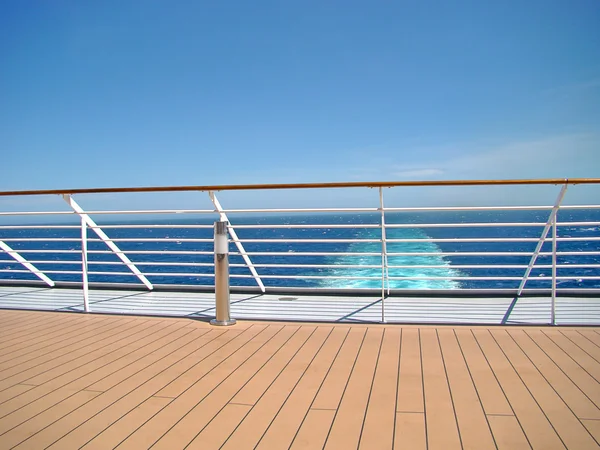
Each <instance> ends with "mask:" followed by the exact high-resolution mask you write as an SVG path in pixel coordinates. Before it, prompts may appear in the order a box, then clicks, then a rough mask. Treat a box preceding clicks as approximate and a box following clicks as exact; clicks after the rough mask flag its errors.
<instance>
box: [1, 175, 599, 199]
mask: <svg viewBox="0 0 600 450" xmlns="http://www.w3.org/2000/svg"><path fill="white" fill-rule="evenodd" d="M544 184H554V185H558V184H600V178H545V179H522V180H437V181H350V182H335V183H280V184H224V185H215V186H154V187H125V188H84V189H42V190H28V191H0V196H2V197H7V196H16V195H62V194H71V195H73V194H109V193H119V192H182V191H202V192H206V191H245V190H270V189H333V188H357V187H368V188H379V187H386V188H391V187H400V186H498V185H544Z"/></svg>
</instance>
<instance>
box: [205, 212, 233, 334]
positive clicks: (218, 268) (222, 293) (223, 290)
mask: <svg viewBox="0 0 600 450" xmlns="http://www.w3.org/2000/svg"><path fill="white" fill-rule="evenodd" d="M228 255H229V241H228V239H227V222H225V221H218V222H215V310H216V317H215V318H214V319H212V320H211V321H210V323H211V324H212V325H220V326H227V325H233V324H235V319H232V318H231V316H230V298H229V256H228Z"/></svg>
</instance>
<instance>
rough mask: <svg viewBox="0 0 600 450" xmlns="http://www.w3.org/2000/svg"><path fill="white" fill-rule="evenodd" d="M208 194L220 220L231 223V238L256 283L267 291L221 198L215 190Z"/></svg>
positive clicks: (262, 289) (261, 289)
mask: <svg viewBox="0 0 600 450" xmlns="http://www.w3.org/2000/svg"><path fill="white" fill-rule="evenodd" d="M208 196H209V197H210V200H211V201H212V202H213V205H215V209H216V210H217V212H218V213H219V218H220V220H222V221H225V222H228V223H229V227H228V228H229V235H230V236H231V240H232V241H233V243H234V244H235V246H236V247H237V249H238V251H239V252H240V254H241V255H242V258H243V259H244V262H245V263H246V265H247V266H248V269H250V273H251V274H252V276H253V277H254V280H255V281H256V284H258V287H259V288H260V291H261V292H265V285H264V284H263V282H262V280H261V279H260V275H258V272H257V271H256V269H255V268H254V264H252V261H251V260H250V257H249V256H248V254H247V253H246V249H244V246H243V245H242V243H241V242H240V240H239V238H238V236H237V233H236V232H235V230H234V229H233V226H232V225H231V222H229V218H228V217H227V214H225V213H224V212H223V207H222V206H221V203H219V200H218V199H217V197H216V196H215V193H214V192H213V191H208Z"/></svg>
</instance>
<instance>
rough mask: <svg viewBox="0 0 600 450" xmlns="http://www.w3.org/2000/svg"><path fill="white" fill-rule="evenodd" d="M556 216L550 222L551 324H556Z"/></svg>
mask: <svg viewBox="0 0 600 450" xmlns="http://www.w3.org/2000/svg"><path fill="white" fill-rule="evenodd" d="M556 218H557V215H555V216H554V220H553V222H552V310H551V313H550V316H551V324H552V325H556V247H557V241H556V237H557V230H556V222H557V220H556Z"/></svg>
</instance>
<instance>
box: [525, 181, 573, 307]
mask: <svg viewBox="0 0 600 450" xmlns="http://www.w3.org/2000/svg"><path fill="white" fill-rule="evenodd" d="M567 187H568V184H567V183H565V184H563V186H562V188H561V190H560V192H559V193H558V197H557V198H556V201H555V202H554V206H553V207H552V211H551V212H550V216H549V217H548V220H547V221H546V226H544V230H543V231H542V235H541V236H540V240H539V241H538V244H537V246H536V248H535V251H534V252H533V255H532V256H531V260H530V261H529V265H528V266H527V269H526V270H525V274H524V275H523V279H522V280H521V284H520V285H519V289H518V290H517V297H518V296H519V295H521V294H522V293H523V289H524V288H525V283H527V280H528V279H529V275H530V274H531V270H532V269H533V266H534V265H535V262H536V261H537V258H538V256H539V254H540V252H541V251H542V246H543V245H544V241H545V240H546V237H547V236H548V232H549V231H550V227H551V226H552V224H553V223H554V221H555V220H556V214H557V213H558V208H560V204H561V203H562V201H563V199H564V198H565V194H566V193H567Z"/></svg>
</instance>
